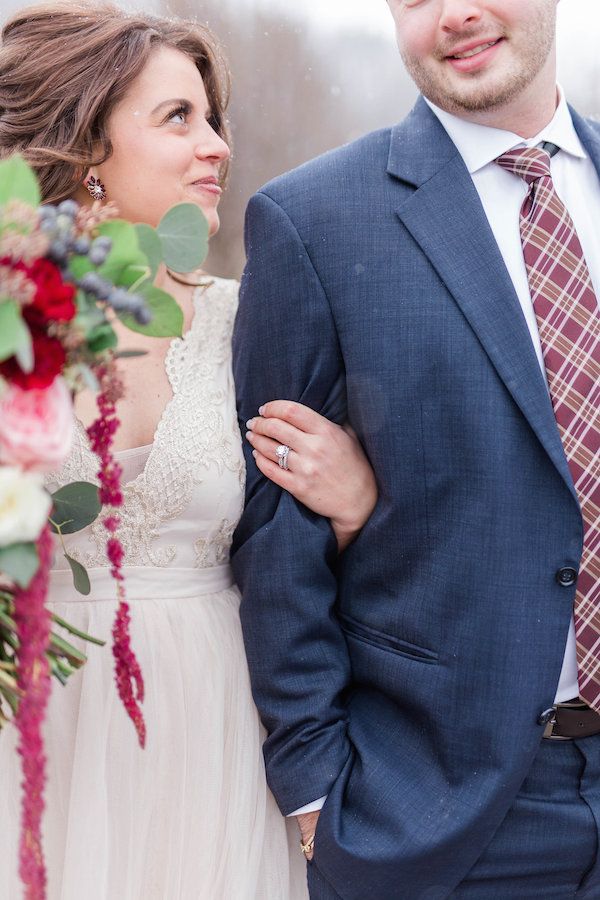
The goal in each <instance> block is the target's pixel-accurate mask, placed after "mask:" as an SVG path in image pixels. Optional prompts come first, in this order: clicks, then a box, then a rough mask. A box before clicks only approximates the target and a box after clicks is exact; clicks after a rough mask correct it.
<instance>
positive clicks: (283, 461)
mask: <svg viewBox="0 0 600 900" xmlns="http://www.w3.org/2000/svg"><path fill="white" fill-rule="evenodd" d="M289 452H290V448H289V447H288V445H287V444H280V445H279V447H277V449H276V450H275V456H276V457H277V462H278V463H279V468H280V469H287V468H288V453H289Z"/></svg>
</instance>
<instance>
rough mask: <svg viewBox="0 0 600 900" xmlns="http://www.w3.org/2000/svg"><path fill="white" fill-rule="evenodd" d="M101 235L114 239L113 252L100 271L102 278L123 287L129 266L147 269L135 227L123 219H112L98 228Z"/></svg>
mask: <svg viewBox="0 0 600 900" xmlns="http://www.w3.org/2000/svg"><path fill="white" fill-rule="evenodd" d="M98 232H99V233H100V234H101V235H104V236H106V237H109V238H111V239H112V242H113V246H112V250H111V251H110V253H109V254H108V258H107V260H106V262H105V263H104V264H103V265H102V266H100V268H99V269H98V274H99V275H101V276H102V278H107V279H108V280H109V281H112V282H113V283H114V284H116V285H121V284H122V281H121V277H122V274H123V272H124V271H125V270H126V269H127V267H128V266H132V265H136V266H141V267H145V266H146V265H147V261H146V257H145V255H144V254H143V253H142V251H141V250H140V247H139V244H138V239H137V232H136V230H135V226H133V225H132V224H131V223H130V222H124V221H123V220H122V219H112V220H111V221H109V222H103V223H102V225H100V226H99V227H98Z"/></svg>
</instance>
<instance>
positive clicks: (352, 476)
mask: <svg viewBox="0 0 600 900" xmlns="http://www.w3.org/2000/svg"><path fill="white" fill-rule="evenodd" d="M247 428H248V432H247V433H246V437H247V439H248V441H249V442H250V443H251V444H252V447H253V448H254V451H253V456H254V458H255V460H256V465H257V466H258V468H259V469H260V471H261V472H262V473H263V475H265V476H266V477H267V478H270V479H271V481H274V482H275V484H278V485H279V486H280V487H282V488H284V490H286V491H289V493H290V494H293V496H294V497H295V498H296V499H297V500H299V501H300V502H301V503H303V504H304V505H305V506H307V507H308V508H309V509H311V510H312V511H313V512H316V513H318V514H319V515H321V516H325V517H326V518H328V519H330V520H331V526H332V528H333V530H334V532H335V536H336V538H337V542H338V548H339V550H340V552H341V551H342V550H344V549H345V548H346V547H347V546H348V544H350V543H351V542H352V541H353V540H354V538H355V537H356V536H357V535H358V534H359V532H360V531H361V529H362V527H363V526H364V524H365V522H366V521H367V519H368V518H369V516H370V515H371V513H372V512H373V509H374V508H375V504H376V503H377V484H376V482H375V476H374V475H373V470H372V468H371V466H370V465H369V462H368V460H367V458H366V456H365V453H364V451H363V449H362V447H361V445H360V443H359V440H358V438H357V437H356V434H355V433H354V431H353V430H352V429H351V428H350V427H349V426H348V425H345V426H343V427H341V426H340V425H334V424H333V422H330V421H329V420H328V419H325V418H323V416H320V415H319V414H318V413H316V412H314V410H312V409H309V408H308V407H307V406H303V405H302V404H301V403H294V402H292V401H291V400H273V401H271V402H270V403H265V405H264V406H261V408H260V416H257V417H256V418H255V419H251V420H250V421H249V422H248V423H247ZM282 445H286V446H288V447H289V448H290V452H289V454H288V457H287V464H288V469H287V471H286V470H285V469H282V468H281V467H280V466H279V463H278V459H277V455H276V452H275V451H276V449H277V447H278V446H282Z"/></svg>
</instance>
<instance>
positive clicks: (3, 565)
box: [0, 541, 40, 588]
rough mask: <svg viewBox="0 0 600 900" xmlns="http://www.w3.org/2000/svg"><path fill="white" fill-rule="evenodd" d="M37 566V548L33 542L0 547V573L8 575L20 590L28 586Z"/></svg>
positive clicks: (38, 560)
mask: <svg viewBox="0 0 600 900" xmlns="http://www.w3.org/2000/svg"><path fill="white" fill-rule="evenodd" d="M39 564H40V559H39V556H38V552H37V547H36V546H35V544H34V543H33V542H29V541H28V542H27V543H20V544H9V545H8V546H7V547H0V572H3V573H4V574H5V575H8V577H9V578H10V579H11V580H12V581H14V582H15V584H16V585H18V587H20V588H26V587H27V586H28V585H29V582H30V581H31V579H32V578H33V576H34V575H35V573H36V572H37V570H38V566H39Z"/></svg>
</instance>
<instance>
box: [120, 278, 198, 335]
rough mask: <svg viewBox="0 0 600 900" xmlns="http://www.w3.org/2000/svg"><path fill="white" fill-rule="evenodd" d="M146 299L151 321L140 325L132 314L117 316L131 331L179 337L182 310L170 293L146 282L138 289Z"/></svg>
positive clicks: (181, 326)
mask: <svg viewBox="0 0 600 900" xmlns="http://www.w3.org/2000/svg"><path fill="white" fill-rule="evenodd" d="M138 293H140V294H141V295H142V297H144V299H145V300H146V303H147V305H148V308H149V310H150V312H151V313H152V321H151V322H150V323H149V324H148V325H140V324H139V322H136V320H135V319H134V318H133V316H128V315H120V316H119V318H120V319H121V321H122V322H123V324H124V325H126V326H127V328H129V329H131V331H137V332H138V334H145V335H147V336H148V337H181V334H182V331H183V312H182V310H181V307H180V306H179V304H178V303H176V302H175V300H174V299H173V298H172V297H171V295H170V294H167V293H166V292H165V291H161V290H160V289H159V288H156V287H154V285H152V284H150V283H149V282H147V283H146V284H145V285H142V288H141V289H140V290H139V291H138Z"/></svg>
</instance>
